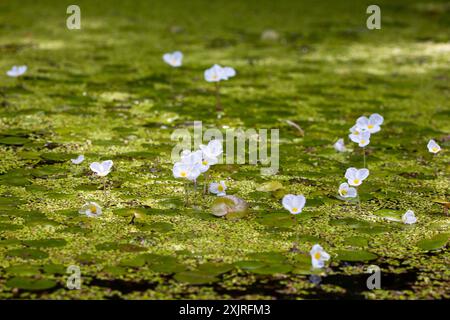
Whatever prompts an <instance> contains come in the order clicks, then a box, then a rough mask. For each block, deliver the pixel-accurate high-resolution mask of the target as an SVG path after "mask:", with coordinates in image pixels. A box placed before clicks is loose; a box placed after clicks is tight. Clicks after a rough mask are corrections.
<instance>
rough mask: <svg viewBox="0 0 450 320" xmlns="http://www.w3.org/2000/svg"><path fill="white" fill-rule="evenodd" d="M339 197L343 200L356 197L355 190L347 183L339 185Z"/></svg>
mask: <svg viewBox="0 0 450 320" xmlns="http://www.w3.org/2000/svg"><path fill="white" fill-rule="evenodd" d="M339 195H340V196H341V197H343V198H354V197H356V196H357V195H358V193H357V191H356V189H355V188H353V187H350V186H349V185H348V183H346V182H344V183H341V185H340V186H339Z"/></svg>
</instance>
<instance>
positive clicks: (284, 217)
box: [256, 212, 296, 228]
mask: <svg viewBox="0 0 450 320" xmlns="http://www.w3.org/2000/svg"><path fill="white" fill-rule="evenodd" d="M256 221H257V222H259V223H260V224H262V225H264V226H267V227H277V228H289V227H292V226H294V225H295V224H296V221H295V217H294V216H293V215H290V214H287V213H286V212H270V213H262V214H261V215H259V216H258V217H257V219H256Z"/></svg>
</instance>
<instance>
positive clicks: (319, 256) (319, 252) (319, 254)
mask: <svg viewBox="0 0 450 320" xmlns="http://www.w3.org/2000/svg"><path fill="white" fill-rule="evenodd" d="M309 254H310V255H311V263H312V266H313V268H317V269H320V268H323V267H324V266H325V261H328V260H330V255H329V254H328V253H327V252H325V250H323V248H322V247H321V246H320V245H319V244H315V245H313V247H312V249H311V251H310V252H309Z"/></svg>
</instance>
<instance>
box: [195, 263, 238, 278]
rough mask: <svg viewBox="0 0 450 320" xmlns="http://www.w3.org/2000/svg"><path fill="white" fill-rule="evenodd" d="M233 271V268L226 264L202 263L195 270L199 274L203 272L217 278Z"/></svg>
mask: <svg viewBox="0 0 450 320" xmlns="http://www.w3.org/2000/svg"><path fill="white" fill-rule="evenodd" d="M233 269H234V266H233V265H232V264H228V263H211V262H207V263H203V264H201V265H199V266H198V268H197V270H198V271H199V272H203V273H206V274H210V275H212V276H218V275H221V274H223V273H227V272H229V271H231V270H233Z"/></svg>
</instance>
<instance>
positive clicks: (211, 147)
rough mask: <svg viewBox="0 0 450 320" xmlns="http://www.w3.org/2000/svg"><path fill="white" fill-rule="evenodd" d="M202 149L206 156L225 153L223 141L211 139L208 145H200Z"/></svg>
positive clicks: (215, 156) (214, 156)
mask: <svg viewBox="0 0 450 320" xmlns="http://www.w3.org/2000/svg"><path fill="white" fill-rule="evenodd" d="M200 150H202V152H203V156H204V157H205V158H217V157H219V156H220V155H221V154H222V153H223V147H222V141H220V140H211V141H210V142H209V143H208V145H207V146H205V145H203V144H202V145H200Z"/></svg>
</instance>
